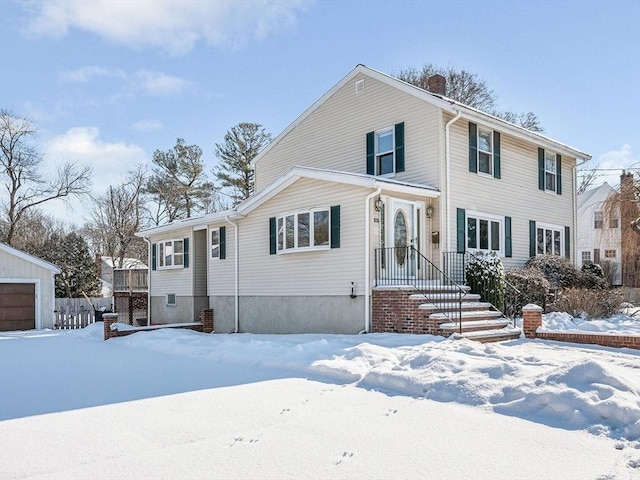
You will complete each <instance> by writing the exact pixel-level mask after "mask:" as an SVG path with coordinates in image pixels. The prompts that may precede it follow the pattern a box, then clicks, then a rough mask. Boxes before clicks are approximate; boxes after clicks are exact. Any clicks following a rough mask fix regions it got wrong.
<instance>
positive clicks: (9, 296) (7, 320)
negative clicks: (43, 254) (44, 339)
mask: <svg viewBox="0 0 640 480" xmlns="http://www.w3.org/2000/svg"><path fill="white" fill-rule="evenodd" d="M58 273H60V269H59V268H58V267H56V266H55V265H52V264H50V263H49V262H45V261H44V260H42V259H40V258H37V257H34V256H33V255H29V254H28V253H25V252H22V251H20V250H17V249H15V248H13V247H10V246H9V245H6V244H4V243H0V331H9V330H30V329H34V328H35V329H41V328H53V324H54V310H55V280H54V278H55V275H56V274H58Z"/></svg>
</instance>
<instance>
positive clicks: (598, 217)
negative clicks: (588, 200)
mask: <svg viewBox="0 0 640 480" xmlns="http://www.w3.org/2000/svg"><path fill="white" fill-rule="evenodd" d="M602 223H603V221H602V212H593V228H595V229H600V228H602Z"/></svg>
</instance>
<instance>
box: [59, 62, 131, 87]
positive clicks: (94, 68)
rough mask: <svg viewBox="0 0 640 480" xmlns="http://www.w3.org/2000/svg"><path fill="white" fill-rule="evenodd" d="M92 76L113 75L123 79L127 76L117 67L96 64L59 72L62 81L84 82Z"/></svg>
mask: <svg viewBox="0 0 640 480" xmlns="http://www.w3.org/2000/svg"><path fill="white" fill-rule="evenodd" d="M94 77H113V78H120V79H123V80H124V79H126V78H127V75H126V74H125V73H124V72H123V71H122V70H120V69H119V68H107V67H101V66H98V65H87V66H85V67H81V68H78V69H76V70H69V71H66V72H62V73H61V74H60V79H61V80H62V81H63V82H73V83H86V82H88V81H89V80H91V79H92V78H94Z"/></svg>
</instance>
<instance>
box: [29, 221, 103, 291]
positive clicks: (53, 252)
mask: <svg viewBox="0 0 640 480" xmlns="http://www.w3.org/2000/svg"><path fill="white" fill-rule="evenodd" d="M47 246H48V248H47V249H46V250H44V251H43V252H42V255H41V257H42V258H43V259H44V260H47V261H48V262H50V263H53V264H54V265H56V266H58V267H59V268H60V269H61V270H62V272H61V273H60V274H58V275H56V278H55V289H56V298H76V297H82V294H83V293H84V294H86V295H87V296H92V295H93V296H95V295H98V294H99V291H100V280H99V278H98V275H97V273H96V267H95V264H94V262H93V258H92V257H91V254H90V253H89V247H88V246H87V242H86V241H85V240H84V238H82V237H81V236H80V235H78V234H77V233H75V232H71V233H68V234H60V233H54V234H53V235H52V236H51V238H50V239H49V242H48V243H47Z"/></svg>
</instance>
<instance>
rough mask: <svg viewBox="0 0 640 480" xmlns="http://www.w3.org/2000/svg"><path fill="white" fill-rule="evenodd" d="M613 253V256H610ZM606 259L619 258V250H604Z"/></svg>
mask: <svg viewBox="0 0 640 480" xmlns="http://www.w3.org/2000/svg"><path fill="white" fill-rule="evenodd" d="M611 252H613V255H609V254H610V253H611ZM604 258H605V259H606V258H609V259H611V258H618V250H617V249H615V248H605V250H604Z"/></svg>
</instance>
